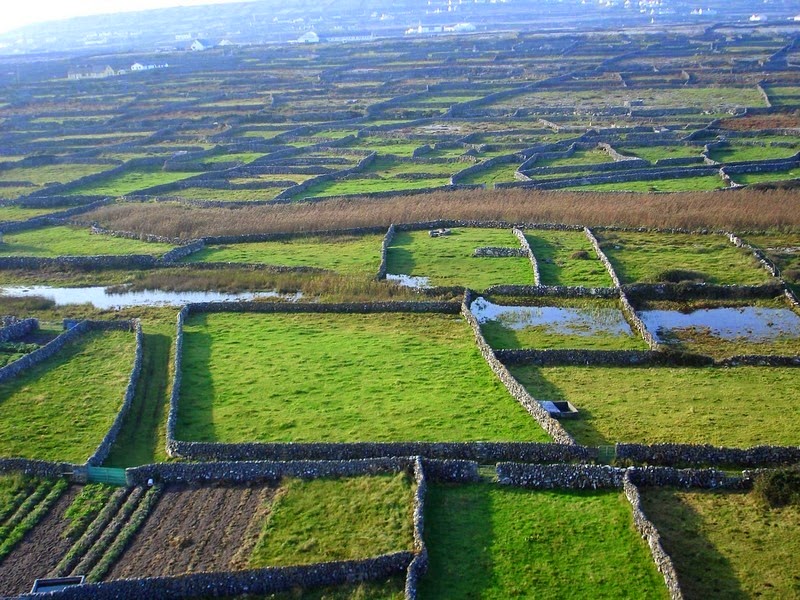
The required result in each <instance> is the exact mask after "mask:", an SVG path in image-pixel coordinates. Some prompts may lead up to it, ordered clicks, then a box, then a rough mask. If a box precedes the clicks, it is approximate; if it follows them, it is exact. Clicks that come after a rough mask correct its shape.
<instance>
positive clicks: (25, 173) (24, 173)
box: [0, 163, 114, 190]
mask: <svg viewBox="0 0 800 600" xmlns="http://www.w3.org/2000/svg"><path fill="white" fill-rule="evenodd" d="M112 168H114V165H93V164H68V163H64V164H55V165H46V166H41V167H18V168H16V169H8V170H6V171H0V181H29V182H31V183H33V184H36V185H38V186H41V185H45V184H48V183H67V182H69V181H74V180H76V179H80V178H81V177H86V176H87V175H94V174H96V173H102V172H103V171H108V170H109V169H112ZM0 190H2V188H0Z"/></svg>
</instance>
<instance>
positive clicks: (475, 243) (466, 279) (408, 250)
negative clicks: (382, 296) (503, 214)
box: [387, 229, 533, 290]
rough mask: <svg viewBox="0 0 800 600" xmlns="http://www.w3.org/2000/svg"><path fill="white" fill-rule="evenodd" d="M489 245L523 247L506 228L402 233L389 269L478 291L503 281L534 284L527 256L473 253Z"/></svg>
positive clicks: (393, 248) (390, 254)
mask: <svg viewBox="0 0 800 600" xmlns="http://www.w3.org/2000/svg"><path fill="white" fill-rule="evenodd" d="M485 246H501V247H509V248H519V240H518V239H517V238H516V237H515V236H514V235H513V234H512V233H511V232H510V231H508V230H505V229H453V230H452V233H451V235H449V236H444V237H437V238H432V237H430V236H429V235H428V232H427V231H403V232H398V233H397V235H396V236H395V238H394V241H393V242H392V245H391V247H390V248H389V252H388V254H387V267H388V272H389V273H393V274H405V275H411V276H414V277H429V278H430V284H431V285H442V286H446V285H454V286H468V287H471V288H473V289H478V290H483V289H486V288H487V287H489V286H492V285H496V284H501V283H517V284H532V283H533V270H532V268H531V263H530V261H529V260H528V259H527V258H485V257H481V258H476V257H473V256H472V253H473V252H474V251H475V249H476V248H481V247H485Z"/></svg>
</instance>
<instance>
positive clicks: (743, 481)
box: [496, 462, 750, 490]
mask: <svg viewBox="0 0 800 600" xmlns="http://www.w3.org/2000/svg"><path fill="white" fill-rule="evenodd" d="M496 468H497V481H498V483H500V484H501V485H512V486H518V487H525V488H530V489H538V490H554V489H572V490H588V489H592V490H595V489H621V488H622V487H623V485H624V481H625V478H626V477H627V478H630V481H631V482H632V483H633V484H635V485H639V486H653V487H666V486H670V487H679V488H684V489H746V488H748V487H749V486H750V480H749V479H748V478H746V477H744V475H743V474H742V475H731V474H728V473H726V472H725V471H719V470H716V469H676V468H673V467H654V466H648V467H627V468H624V467H612V466H608V465H585V464H579V465H533V464H523V463H510V462H509V463H498V465H497V467H496Z"/></svg>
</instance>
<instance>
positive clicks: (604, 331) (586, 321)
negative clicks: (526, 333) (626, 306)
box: [470, 298, 633, 337]
mask: <svg viewBox="0 0 800 600" xmlns="http://www.w3.org/2000/svg"><path fill="white" fill-rule="evenodd" d="M470 310H471V311H472V313H473V314H474V315H475V317H476V318H477V319H478V322H479V323H486V322H487V321H497V322H499V323H500V324H501V325H503V326H504V327H507V328H509V329H513V330H516V331H519V330H521V329H525V328H526V327H545V328H546V329H547V330H548V331H550V332H552V333H557V334H561V335H582V336H586V337H589V336H595V335H613V336H617V335H633V332H632V331H631V328H630V325H628V323H627V321H625V317H624V316H623V315H622V311H621V310H618V309H616V308H561V307H557V306H501V305H499V304H493V303H492V302H489V301H488V300H486V299H485V298H477V299H476V300H475V301H473V303H472V305H471V306H470Z"/></svg>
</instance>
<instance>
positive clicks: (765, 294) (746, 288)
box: [623, 281, 783, 302]
mask: <svg viewBox="0 0 800 600" xmlns="http://www.w3.org/2000/svg"><path fill="white" fill-rule="evenodd" d="M623 290H624V291H625V295H626V296H628V298H629V299H631V300H633V301H634V302H639V301H645V300H671V301H675V302H683V301H687V300H693V299H697V298H704V299H707V300H752V299H758V298H775V297H777V296H781V295H783V286H782V285H781V282H780V281H772V282H770V283H765V284H763V285H716V284H711V283H694V282H684V283H636V284H630V285H625V286H623Z"/></svg>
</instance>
